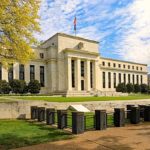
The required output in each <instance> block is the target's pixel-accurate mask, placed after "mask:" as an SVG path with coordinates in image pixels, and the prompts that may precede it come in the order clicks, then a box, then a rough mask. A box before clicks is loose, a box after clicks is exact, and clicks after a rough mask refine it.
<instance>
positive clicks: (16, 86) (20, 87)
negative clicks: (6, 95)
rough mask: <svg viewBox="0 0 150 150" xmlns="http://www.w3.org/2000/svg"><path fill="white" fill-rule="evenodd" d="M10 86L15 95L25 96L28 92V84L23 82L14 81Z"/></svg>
mask: <svg viewBox="0 0 150 150" xmlns="http://www.w3.org/2000/svg"><path fill="white" fill-rule="evenodd" d="M9 84H10V86H11V90H12V92H13V93H16V94H17V93H20V94H23V93H27V92H28V89H27V85H26V82H25V81H23V80H17V79H14V80H12V81H10V82H9Z"/></svg>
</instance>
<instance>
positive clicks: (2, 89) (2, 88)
mask: <svg viewBox="0 0 150 150" xmlns="http://www.w3.org/2000/svg"><path fill="white" fill-rule="evenodd" d="M10 90H11V88H10V86H9V83H8V82H7V81H6V80H0V93H1V94H9V93H10Z"/></svg>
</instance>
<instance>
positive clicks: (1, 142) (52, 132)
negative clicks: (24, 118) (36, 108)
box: [0, 122, 72, 150]
mask: <svg viewBox="0 0 150 150" xmlns="http://www.w3.org/2000/svg"><path fill="white" fill-rule="evenodd" d="M25 123H27V122H25ZM27 124H28V126H29V127H30V129H32V128H33V129H35V132H34V130H30V129H29V131H28V130H27V129H25V131H24V132H22V133H21V132H20V130H19V131H16V132H15V131H13V132H7V131H6V133H3V134H0V150H1V149H2V150H6V149H11V148H18V147H24V146H28V145H34V144H39V143H43V142H50V141H57V140H64V139H69V138H72V135H71V133H68V132H64V131H63V130H58V129H56V128H52V127H49V126H46V125H44V124H34V123H27ZM18 128H19V126H18ZM16 129H17V127H16ZM37 131H38V132H37ZM36 132H37V133H36Z"/></svg>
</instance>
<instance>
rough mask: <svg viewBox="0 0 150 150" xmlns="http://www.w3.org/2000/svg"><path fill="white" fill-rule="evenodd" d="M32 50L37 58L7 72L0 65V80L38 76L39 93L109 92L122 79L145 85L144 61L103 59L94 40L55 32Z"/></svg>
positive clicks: (75, 93)
mask: <svg viewBox="0 0 150 150" xmlns="http://www.w3.org/2000/svg"><path fill="white" fill-rule="evenodd" d="M33 50H34V52H35V53H36V55H37V58H36V60H31V61H30V62H29V63H28V64H26V65H21V64H18V63H15V64H12V67H13V69H10V70H9V71H7V70H5V69H4V68H3V67H2V66H1V67H0V79H3V80H7V81H8V80H11V79H22V80H25V81H26V82H27V83H28V82H29V81H30V80H32V79H37V80H39V81H40V83H41V85H42V89H41V93H45V94H48V93H49V94H62V95H66V96H75V95H76V96H79V95H85V96H88V95H91V94H93V95H95V94H97V93H99V95H109V93H111V94H112V93H115V87H116V86H117V85H118V83H122V82H125V83H134V84H136V83H138V84H141V83H146V84H147V73H148V69H147V65H146V64H140V63H133V62H127V61H120V60H114V59H108V58H103V57H101V56H100V53H99V42H97V41H93V40H89V39H85V38H81V37H75V36H72V35H67V34H64V33H57V34H55V35H54V36H52V37H51V38H49V39H48V40H46V41H45V42H44V43H42V44H41V45H40V46H39V47H37V48H34V49H33Z"/></svg>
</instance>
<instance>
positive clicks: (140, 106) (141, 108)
mask: <svg viewBox="0 0 150 150" xmlns="http://www.w3.org/2000/svg"><path fill="white" fill-rule="evenodd" d="M138 106H139V109H140V118H144V109H145V106H146V105H138Z"/></svg>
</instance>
